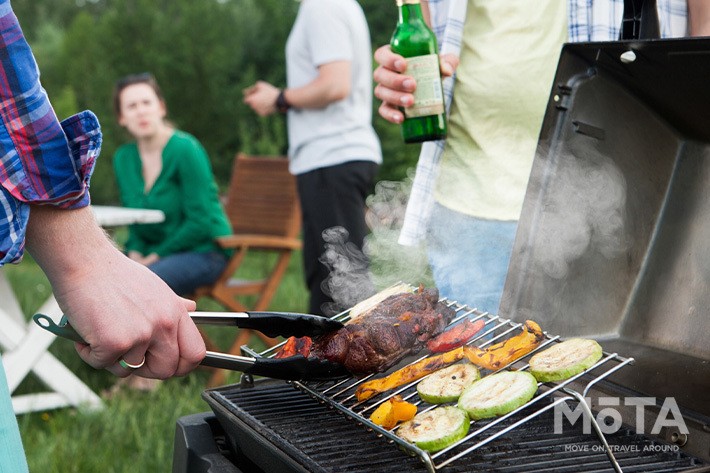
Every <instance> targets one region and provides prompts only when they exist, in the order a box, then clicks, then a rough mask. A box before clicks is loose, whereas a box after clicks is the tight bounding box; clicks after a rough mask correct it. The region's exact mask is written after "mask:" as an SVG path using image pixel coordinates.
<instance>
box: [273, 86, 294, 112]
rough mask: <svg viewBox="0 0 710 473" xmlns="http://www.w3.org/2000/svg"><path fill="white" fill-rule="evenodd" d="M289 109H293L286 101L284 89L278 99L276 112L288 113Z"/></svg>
mask: <svg viewBox="0 0 710 473" xmlns="http://www.w3.org/2000/svg"><path fill="white" fill-rule="evenodd" d="M289 108H291V104H290V103H288V100H286V97H285V96H284V89H281V91H279V96H278V97H276V110H278V111H279V112H281V113H286V112H287V111H288V109H289Z"/></svg>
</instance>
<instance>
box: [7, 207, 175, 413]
mask: <svg viewBox="0 0 710 473" xmlns="http://www.w3.org/2000/svg"><path fill="white" fill-rule="evenodd" d="M92 210H93V212H94V216H95V218H96V221H97V223H98V224H99V225H101V226H102V227H105V228H109V227H116V226H121V225H130V224H134V223H158V222H162V221H163V220H164V219H165V215H164V214H163V212H161V211H160V210H149V209H128V208H123V207H107V206H98V205H97V206H92ZM37 312H39V313H42V314H46V315H48V316H50V317H52V318H53V319H54V321H55V322H59V318H60V317H61V315H62V313H61V310H60V308H59V305H58V304H57V301H56V299H55V298H54V295H51V296H50V297H49V298H48V299H47V301H46V302H45V303H44V304H43V305H42V307H40V308H39V309H38V311H37ZM55 339H56V337H55V336H54V335H53V334H52V333H50V332H48V331H47V330H44V329H42V328H40V327H39V326H37V325H36V324H35V323H34V322H32V321H29V322H27V321H26V319H25V317H24V315H23V313H22V310H21V309H20V304H19V303H18V301H17V297H16V296H15V293H14V292H13V290H12V287H10V284H9V282H8V280H7V278H6V277H5V273H4V270H3V269H2V268H0V350H1V351H2V361H3V365H4V367H5V373H6V375H7V382H8V385H9V387H10V392H11V393H12V392H14V391H15V389H17V386H19V384H20V383H21V382H22V380H23V379H25V377H26V376H27V375H28V374H29V373H30V372H31V371H32V372H34V373H35V375H36V376H37V377H38V378H39V379H40V380H41V381H42V382H43V383H45V384H46V385H47V388H49V391H48V392H41V393H31V394H24V395H16V396H13V398H12V406H13V409H14V411H15V413H16V414H21V413H25V412H33V411H39V410H46V409H54V408H59V407H65V406H80V405H81V406H85V407H88V408H90V409H98V408H101V407H102V406H103V403H102V401H101V398H100V397H99V396H97V395H96V394H95V393H94V392H93V391H92V390H91V389H89V387H88V386H86V385H85V384H84V383H83V382H82V381H81V380H80V379H79V378H78V377H77V376H76V375H75V374H74V373H73V372H71V371H70V370H69V369H68V368H67V367H66V366H64V365H63V364H62V363H61V362H60V361H59V360H57V359H56V358H55V357H54V356H53V355H52V354H50V353H49V352H48V349H49V346H50V345H51V344H52V342H53V341H54V340H55Z"/></svg>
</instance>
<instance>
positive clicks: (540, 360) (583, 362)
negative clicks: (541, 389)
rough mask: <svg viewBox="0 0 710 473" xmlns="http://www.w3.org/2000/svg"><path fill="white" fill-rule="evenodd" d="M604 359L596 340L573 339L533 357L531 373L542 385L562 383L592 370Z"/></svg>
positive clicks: (531, 359)
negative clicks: (550, 382) (595, 364)
mask: <svg viewBox="0 0 710 473" xmlns="http://www.w3.org/2000/svg"><path fill="white" fill-rule="evenodd" d="M601 357H602V347H601V346H599V344H598V343H597V342H596V341H594V340H589V339H585V338H572V339H570V340H566V341H564V342H562V343H558V344H556V345H555V346H553V347H551V348H548V349H547V350H545V351H541V352H540V353H537V354H535V355H533V356H532V357H531V358H530V373H532V375H533V376H535V378H537V380H538V381H540V382H541V383H546V382H548V381H562V380H565V379H568V378H571V377H572V376H574V375H576V374H579V373H581V372H582V371H584V370H586V369H588V368H590V367H591V366H593V365H594V363H596V362H597V361H599V359H600V358H601Z"/></svg>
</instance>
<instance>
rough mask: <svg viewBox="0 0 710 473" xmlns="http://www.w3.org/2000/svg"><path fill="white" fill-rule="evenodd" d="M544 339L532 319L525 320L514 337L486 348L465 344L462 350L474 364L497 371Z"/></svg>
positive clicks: (528, 351)
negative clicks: (520, 330) (520, 329)
mask: <svg viewBox="0 0 710 473" xmlns="http://www.w3.org/2000/svg"><path fill="white" fill-rule="evenodd" d="M544 339H545V335H544V334H543V333H542V330H541V329H540V326H539V325H538V324H537V323H535V322H533V321H532V320H526V321H525V324H524V325H523V331H522V332H520V333H519V334H517V335H515V336H514V337H511V338H509V339H507V340H504V341H502V342H500V343H496V344H495V345H491V346H490V347H487V348H483V349H482V348H478V347H473V346H468V345H467V346H465V347H463V350H464V354H465V355H466V358H468V360H469V361H470V362H471V363H473V364H474V365H476V366H480V367H481V368H487V369H489V370H491V371H498V370H499V369H501V368H503V367H504V366H506V365H508V364H509V363H512V362H513V361H515V360H517V359H519V358H522V357H523V356H525V355H527V354H528V353H530V352H531V351H533V350H534V349H535V348H536V347H537V346H538V345H540V343H542V341H543V340H544Z"/></svg>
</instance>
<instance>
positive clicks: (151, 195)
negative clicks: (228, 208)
mask: <svg viewBox="0 0 710 473" xmlns="http://www.w3.org/2000/svg"><path fill="white" fill-rule="evenodd" d="M113 167H114V171H115V173H116V180H117V182H118V188H119V192H120V194H121V200H122V202H123V205H124V206H125V207H130V208H144V209H158V210H162V211H163V212H164V213H165V221H164V222H161V223H156V224H140V225H138V224H137V225H131V227H130V228H129V236H128V241H127V242H126V250H127V251H131V250H133V251H138V252H140V253H141V254H143V255H148V254H150V253H157V254H158V255H159V256H161V257H162V256H167V255H171V254H175V253H183V252H201V253H204V252H208V251H215V250H219V246H218V245H217V243H216V242H215V238H216V237H219V236H224V235H229V234H231V233H232V229H231V226H230V224H229V221H228V220H227V216H226V215H225V213H224V210H223V208H222V205H221V204H220V202H219V198H218V191H217V184H216V183H215V180H214V175H213V174H212V167H211V165H210V162H209V158H208V157H207V152H206V151H205V149H204V148H203V147H202V145H201V144H200V142H199V141H197V139H196V138H195V137H194V136H192V135H190V134H188V133H185V132H181V131H175V133H174V134H173V136H171V137H170V139H169V140H168V142H167V144H166V145H165V148H164V149H163V167H162V170H161V171H160V175H159V176H158V178H157V179H156V180H155V183H154V184H153V187H152V188H151V189H150V191H149V192H148V193H145V192H144V189H145V184H144V181H143V172H142V170H141V167H142V166H141V159H140V156H139V154H138V146H137V145H136V143H129V144H126V145H123V146H121V147H120V148H119V149H118V150H116V154H115V155H114V157H113Z"/></svg>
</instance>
